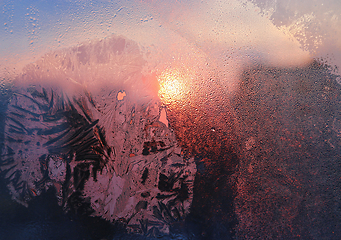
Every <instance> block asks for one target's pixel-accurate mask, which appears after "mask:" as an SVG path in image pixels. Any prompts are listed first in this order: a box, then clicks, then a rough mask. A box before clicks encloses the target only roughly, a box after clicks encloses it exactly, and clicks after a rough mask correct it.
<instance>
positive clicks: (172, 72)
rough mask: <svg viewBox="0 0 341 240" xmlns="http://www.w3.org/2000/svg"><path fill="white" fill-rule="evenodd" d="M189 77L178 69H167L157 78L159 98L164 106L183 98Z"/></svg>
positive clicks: (186, 90)
mask: <svg viewBox="0 0 341 240" xmlns="http://www.w3.org/2000/svg"><path fill="white" fill-rule="evenodd" d="M188 80H189V76H187V75H185V74H184V71H181V70H180V69H167V70H165V71H163V72H162V73H161V75H160V76H159V77H158V81H159V85H160V89H159V97H160V99H161V100H162V102H163V103H164V104H170V103H171V102H173V101H178V100H181V99H183V98H184V95H185V94H186V92H188V87H187V86H186V85H187V84H186V82H188Z"/></svg>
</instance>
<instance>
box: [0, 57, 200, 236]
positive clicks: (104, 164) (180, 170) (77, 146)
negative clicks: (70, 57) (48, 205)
mask: <svg viewBox="0 0 341 240" xmlns="http://www.w3.org/2000/svg"><path fill="white" fill-rule="evenodd" d="M116 54H122V53H116ZM35 76H37V74H36V75H35ZM121 78H122V76H121ZM45 85H46V86H45ZM50 86H51V84H50V85H48V84H47V83H44V82H41V81H40V82H39V81H38V83H34V84H27V85H26V86H24V85H23V84H19V85H17V86H16V87H15V89H14V92H15V93H14V94H13V96H12V98H11V100H10V103H9V106H8V110H7V119H6V125H5V141H4V143H5V144H4V147H3V151H2V152H3V155H2V157H1V163H0V169H1V171H2V172H3V173H4V176H5V178H6V180H7V183H8V188H9V190H10V193H11V194H12V197H13V199H15V200H16V201H18V202H20V203H21V204H23V205H25V206H27V205H28V203H29V201H30V200H31V199H32V198H33V197H35V196H38V195H40V194H41V193H42V192H43V191H46V190H47V189H49V188H51V187H54V188H55V189H56V195H57V198H58V200H59V203H60V205H62V206H63V207H64V208H65V209H66V210H68V209H73V210H76V211H77V209H78V208H79V203H82V204H84V203H88V204H89V205H90V208H89V209H88V210H87V212H88V213H91V214H92V215H93V216H101V217H103V218H105V219H108V220H110V221H113V220H120V221H122V222H123V223H125V224H126V225H127V228H128V229H129V230H130V231H132V232H137V233H143V234H149V235H157V234H158V233H159V232H162V233H168V232H169V225H170V224H172V223H173V222H175V221H179V220H181V219H183V218H184V217H185V216H186V214H187V213H188V212H189V208H190V204H191V202H192V195H193V182H194V176H195V173H196V166H195V163H194V160H193V158H191V159H185V158H184V157H183V155H182V154H181V149H180V148H179V147H178V145H177V141H176V138H175V135H174V132H173V131H172V129H170V128H168V126H166V125H165V124H164V123H163V122H164V118H165V117H164V116H162V119H160V112H161V110H162V111H164V109H162V108H161V106H160V102H159V101H158V99H153V98H151V100H149V101H148V102H145V101H144V102H143V101H142V102H141V101H139V100H138V99H137V98H136V97H130V95H133V94H129V91H122V86H123V84H122V86H120V84H119V83H117V82H116V83H115V84H113V87H108V85H107V86H106V87H103V88H98V89H97V90H96V91H95V94H92V92H90V91H89V90H90V88H86V87H84V85H82V89H83V90H82V91H80V90H79V91H75V92H74V93H70V91H64V90H65V89H63V85H62V84H61V85H60V86H56V85H54V86H53V87H50ZM64 88H65V87H64ZM126 92H127V93H126ZM122 93H126V95H125V96H124V97H122ZM134 95H135V94H134ZM163 114H165V112H164V113H163ZM160 120H162V121H163V122H161V121H160ZM84 206H86V205H84ZM83 211H84V210H83Z"/></svg>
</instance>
